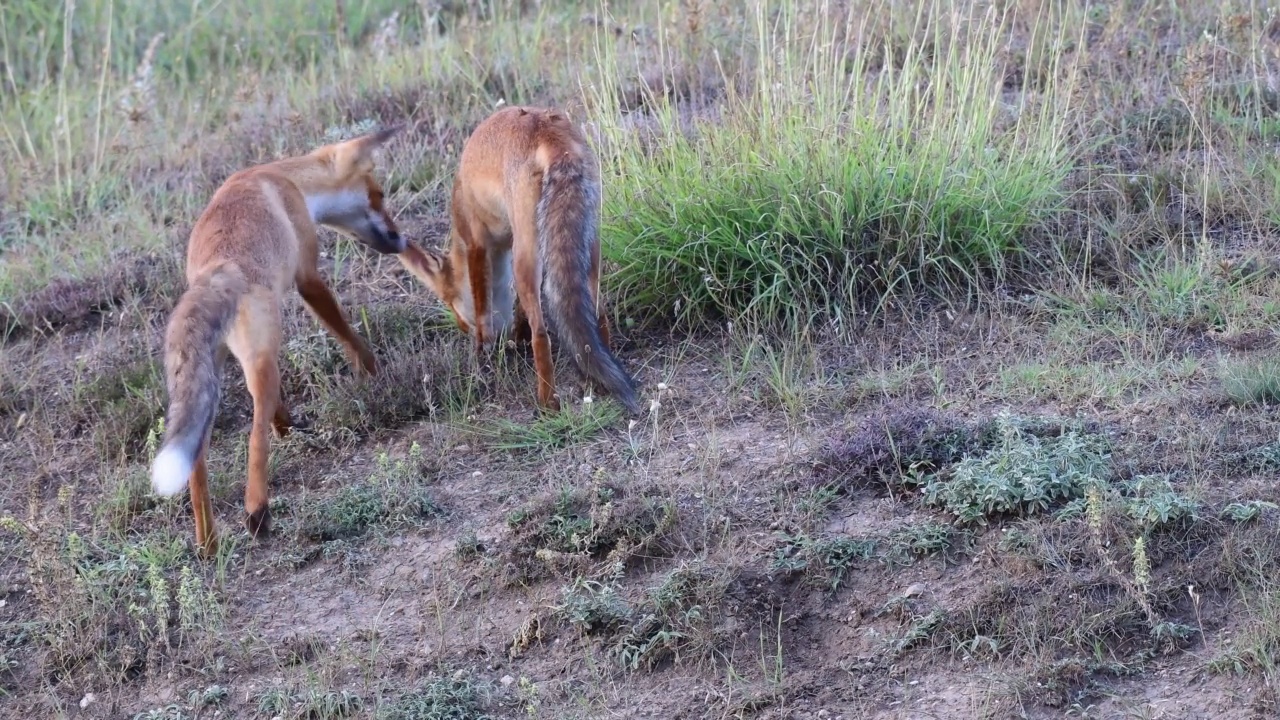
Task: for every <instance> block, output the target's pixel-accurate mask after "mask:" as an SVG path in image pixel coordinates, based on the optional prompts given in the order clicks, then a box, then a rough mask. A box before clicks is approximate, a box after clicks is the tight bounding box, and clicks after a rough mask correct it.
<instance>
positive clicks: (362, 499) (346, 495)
mask: <svg viewBox="0 0 1280 720" xmlns="http://www.w3.org/2000/svg"><path fill="white" fill-rule="evenodd" d="M423 467H424V466H423V462H422V449H421V448H420V447H419V446H418V444H417V443H414V444H413V446H412V447H411V448H410V449H409V454H408V457H407V458H405V459H397V460H392V459H391V458H390V457H389V456H388V454H387V453H386V452H382V453H381V454H379V456H378V467H377V470H375V472H374V473H373V474H371V475H370V476H369V478H368V479H367V480H365V481H363V482H358V483H354V484H351V485H346V486H344V487H342V488H341V489H340V490H339V491H338V492H337V494H335V495H334V496H333V497H330V498H326V499H324V500H322V501H321V502H319V503H316V504H315V505H312V506H310V507H308V508H306V509H304V510H303V513H302V515H303V517H302V519H301V522H300V528H301V533H302V535H303V536H305V537H309V538H311V539H314V540H322V541H333V540H350V539H354V538H358V537H361V536H363V535H364V534H365V533H367V532H369V531H370V530H372V529H374V528H381V529H390V528H397V527H416V526H421V525H423V524H425V523H426V522H428V521H430V520H431V519H433V518H438V517H440V516H441V515H442V514H443V512H442V510H441V509H440V507H439V506H437V505H436V503H435V501H434V500H432V499H431V496H430V494H429V493H428V492H427V491H426V489H425V487H423V478H422V475H421V473H422V469H423Z"/></svg>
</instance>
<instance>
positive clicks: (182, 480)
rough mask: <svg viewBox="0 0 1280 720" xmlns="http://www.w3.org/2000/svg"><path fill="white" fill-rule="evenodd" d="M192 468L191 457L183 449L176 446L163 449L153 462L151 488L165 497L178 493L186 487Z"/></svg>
mask: <svg viewBox="0 0 1280 720" xmlns="http://www.w3.org/2000/svg"><path fill="white" fill-rule="evenodd" d="M192 468H193V463H192V462H191V458H189V457H187V455H186V453H184V452H182V450H180V449H178V448H175V447H170V448H165V449H163V450H161V451H160V453H159V454H158V455H156V459H155V462H153V463H151V489H152V490H154V491H155V493H156V494H157V495H161V496H163V497H170V496H172V495H177V494H178V493H180V492H182V491H183V490H184V489H186V487H187V481H188V480H189V479H191V470H192Z"/></svg>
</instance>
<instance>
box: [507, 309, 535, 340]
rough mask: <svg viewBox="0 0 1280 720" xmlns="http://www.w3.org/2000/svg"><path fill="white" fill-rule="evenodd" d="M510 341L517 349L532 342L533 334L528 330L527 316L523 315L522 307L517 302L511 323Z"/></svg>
mask: <svg viewBox="0 0 1280 720" xmlns="http://www.w3.org/2000/svg"><path fill="white" fill-rule="evenodd" d="M511 339H512V341H514V342H515V344H516V346H517V347H523V346H525V345H529V344H531V343H532V342H533V333H532V332H531V331H530V330H529V316H528V315H526V314H525V312H524V305H523V304H521V303H520V302H519V301H517V302H516V306H515V312H514V314H513V319H512V323H511Z"/></svg>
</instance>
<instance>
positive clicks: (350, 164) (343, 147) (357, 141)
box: [333, 125, 403, 177]
mask: <svg viewBox="0 0 1280 720" xmlns="http://www.w3.org/2000/svg"><path fill="white" fill-rule="evenodd" d="M402 128H403V125H392V126H390V127H385V128H382V129H381V130H376V131H374V132H371V133H368V134H366V135H361V136H360V137H355V138H351V139H350V140H348V141H346V142H344V143H342V144H340V145H338V146H337V147H336V148H334V154H333V164H334V170H335V171H336V172H337V174H338V175H339V176H343V177H345V176H347V175H350V174H351V173H353V172H355V171H356V169H357V168H360V167H362V166H368V165H371V164H372V163H373V151H374V150H377V149H378V148H379V147H381V146H382V145H383V144H384V143H386V142H387V141H388V140H390V139H391V138H392V137H393V136H395V134H396V133H398V132H400V130H401V129H402Z"/></svg>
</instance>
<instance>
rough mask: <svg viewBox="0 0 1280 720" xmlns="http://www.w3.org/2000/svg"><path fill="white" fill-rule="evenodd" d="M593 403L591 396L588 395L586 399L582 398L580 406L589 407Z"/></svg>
mask: <svg viewBox="0 0 1280 720" xmlns="http://www.w3.org/2000/svg"><path fill="white" fill-rule="evenodd" d="M593 402H595V401H594V400H592V399H591V396H590V395H587V396H586V397H584V398H582V404H583V405H590V404H591V403H593Z"/></svg>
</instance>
